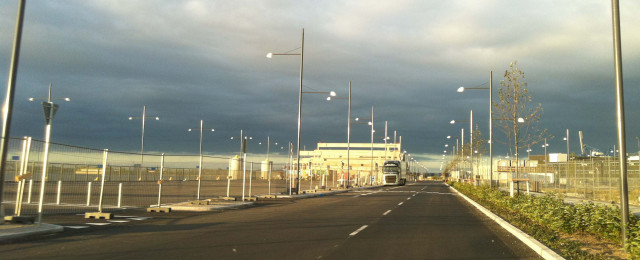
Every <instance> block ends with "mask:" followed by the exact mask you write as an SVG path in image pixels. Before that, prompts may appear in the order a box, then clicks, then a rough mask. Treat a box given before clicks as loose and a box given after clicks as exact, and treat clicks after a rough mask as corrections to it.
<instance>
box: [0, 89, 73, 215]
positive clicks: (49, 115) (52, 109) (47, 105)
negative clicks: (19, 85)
mask: <svg viewBox="0 0 640 260" xmlns="http://www.w3.org/2000/svg"><path fill="white" fill-rule="evenodd" d="M51 88H52V87H51V83H49V96H48V97H46V98H29V101H34V100H47V101H43V102H42V108H43V110H44V121H45V130H44V158H43V159H42V176H41V177H42V182H41V183H40V199H39V202H38V219H37V222H38V223H42V205H43V203H44V194H45V193H44V191H45V183H46V181H45V180H46V179H47V168H48V166H47V164H48V161H49V145H50V140H51V124H52V123H53V117H54V116H55V114H56V111H57V110H58V104H54V103H53V101H52V100H64V101H70V99H69V98H53V97H51ZM0 174H3V173H0ZM1 208H2V207H0V209H1ZM0 215H4V212H2V213H0Z"/></svg>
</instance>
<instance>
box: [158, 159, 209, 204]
mask: <svg viewBox="0 0 640 260" xmlns="http://www.w3.org/2000/svg"><path fill="white" fill-rule="evenodd" d="M163 172H164V153H163V154H162V157H160V180H158V207H160V205H161V204H160V200H161V199H162V174H163ZM198 188H199V187H198ZM199 193H200V192H199V189H198V195H199Z"/></svg>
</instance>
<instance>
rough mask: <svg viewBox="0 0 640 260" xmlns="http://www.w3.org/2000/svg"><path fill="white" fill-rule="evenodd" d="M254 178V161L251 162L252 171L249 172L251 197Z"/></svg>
mask: <svg viewBox="0 0 640 260" xmlns="http://www.w3.org/2000/svg"><path fill="white" fill-rule="evenodd" d="M252 180H253V162H251V171H250V172H249V197H251V187H252V183H253V182H252Z"/></svg>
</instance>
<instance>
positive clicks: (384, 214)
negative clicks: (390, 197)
mask: <svg viewBox="0 0 640 260" xmlns="http://www.w3.org/2000/svg"><path fill="white" fill-rule="evenodd" d="M389 212H391V210H387V211H386V212H385V213H382V215H383V216H386V215H387V214H389Z"/></svg>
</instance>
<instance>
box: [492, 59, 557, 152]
mask: <svg viewBox="0 0 640 260" xmlns="http://www.w3.org/2000/svg"><path fill="white" fill-rule="evenodd" d="M500 85H501V87H500V89H499V90H498V100H496V101H494V103H493V106H494V107H495V108H496V109H494V110H493V113H494V120H496V123H497V126H498V128H500V130H501V131H502V132H503V133H504V134H505V136H506V139H507V141H506V142H505V143H506V144H507V145H508V147H509V155H510V156H515V158H516V160H518V151H519V150H520V149H523V148H525V147H527V146H528V145H535V144H537V143H539V142H541V141H542V140H543V139H544V138H545V137H546V138H551V137H552V136H551V135H549V133H548V131H547V129H541V128H540V127H539V121H540V119H541V118H542V113H543V109H542V104H541V103H538V104H537V105H535V104H532V97H531V92H530V91H529V89H528V88H527V83H526V82H525V77H524V72H523V71H522V70H520V69H518V67H517V62H511V63H510V64H509V69H508V70H506V71H505V72H504V80H502V81H501V82H500Z"/></svg>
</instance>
